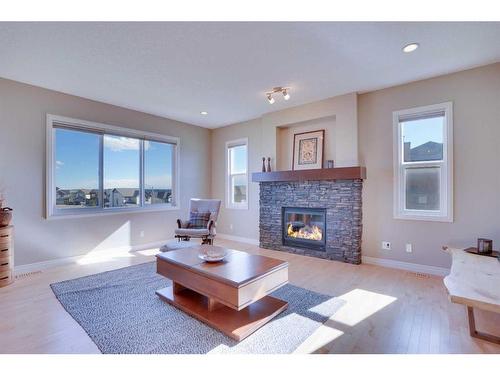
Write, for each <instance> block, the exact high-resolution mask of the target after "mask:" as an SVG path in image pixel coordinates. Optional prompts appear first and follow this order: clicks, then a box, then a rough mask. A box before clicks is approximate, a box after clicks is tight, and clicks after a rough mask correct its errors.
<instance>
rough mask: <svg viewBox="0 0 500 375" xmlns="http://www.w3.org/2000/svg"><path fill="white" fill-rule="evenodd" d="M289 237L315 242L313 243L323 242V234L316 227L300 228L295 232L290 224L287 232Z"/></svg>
mask: <svg viewBox="0 0 500 375" xmlns="http://www.w3.org/2000/svg"><path fill="white" fill-rule="evenodd" d="M286 234H287V235H288V237H292V238H302V239H305V240H313V241H321V240H322V239H323V232H322V231H321V229H320V228H319V227H318V226H316V225H312V226H309V225H306V226H305V227H302V228H300V229H299V230H297V231H294V230H293V225H292V224H288V228H287V231H286Z"/></svg>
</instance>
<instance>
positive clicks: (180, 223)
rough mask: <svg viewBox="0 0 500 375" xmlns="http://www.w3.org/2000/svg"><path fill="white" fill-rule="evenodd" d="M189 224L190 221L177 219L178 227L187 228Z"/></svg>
mask: <svg viewBox="0 0 500 375" xmlns="http://www.w3.org/2000/svg"><path fill="white" fill-rule="evenodd" d="M188 226H189V221H184V220H181V219H177V228H179V229H181V228H187V227H188Z"/></svg>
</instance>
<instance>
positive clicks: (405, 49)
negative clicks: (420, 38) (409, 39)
mask: <svg viewBox="0 0 500 375" xmlns="http://www.w3.org/2000/svg"><path fill="white" fill-rule="evenodd" d="M417 48H418V43H410V44H407V45H406V46H404V47H403V52H406V53H409V52H413V51H415V50H416V49H417Z"/></svg>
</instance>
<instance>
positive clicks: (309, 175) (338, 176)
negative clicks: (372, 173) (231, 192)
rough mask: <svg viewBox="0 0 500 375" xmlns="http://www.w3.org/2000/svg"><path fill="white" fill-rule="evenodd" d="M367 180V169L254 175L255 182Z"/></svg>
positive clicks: (331, 169) (261, 173)
mask: <svg viewBox="0 0 500 375" xmlns="http://www.w3.org/2000/svg"><path fill="white" fill-rule="evenodd" d="M365 178H366V168H365V167H344V168H323V169H303V170H299V171H276V172H256V173H252V181H253V182H280V181H314V180H359V179H365Z"/></svg>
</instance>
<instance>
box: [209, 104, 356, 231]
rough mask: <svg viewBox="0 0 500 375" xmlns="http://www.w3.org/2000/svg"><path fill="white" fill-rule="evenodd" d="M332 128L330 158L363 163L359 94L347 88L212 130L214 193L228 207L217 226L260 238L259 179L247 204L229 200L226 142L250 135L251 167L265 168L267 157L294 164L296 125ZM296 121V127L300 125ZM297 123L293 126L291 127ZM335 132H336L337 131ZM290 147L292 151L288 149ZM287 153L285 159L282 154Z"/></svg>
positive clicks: (343, 163)
mask: <svg viewBox="0 0 500 375" xmlns="http://www.w3.org/2000/svg"><path fill="white" fill-rule="evenodd" d="M319 126H321V127H322V128H326V127H327V128H328V130H327V132H328V134H327V137H328V140H327V141H326V142H325V159H326V158H332V159H334V160H335V162H336V164H337V165H338V166H350V165H357V164H358V133H357V129H358V126H357V95H356V94H348V95H343V96H339V97H334V98H330V99H326V100H322V101H319V102H315V103H310V104H305V105H301V106H297V107H293V108H289V109H285V110H281V111H277V112H272V113H268V114H265V115H263V116H262V117H260V118H258V119H255V120H251V121H246V122H243V123H239V124H234V125H231V126H226V127H222V128H218V129H214V130H213V132H212V195H213V197H214V198H219V199H222V200H223V202H224V204H223V209H222V212H221V215H220V219H219V222H218V232H219V233H223V234H228V235H232V236H238V237H244V238H249V239H252V240H254V241H257V240H258V238H259V184H258V183H254V182H251V176H250V183H249V208H248V210H240V209H229V208H226V205H225V170H224V167H225V153H224V150H225V143H226V142H227V141H230V140H234V139H238V138H243V137H247V138H248V140H249V143H248V147H249V172H250V174H251V173H252V172H260V171H261V169H262V157H263V156H266V157H268V156H269V157H271V158H272V167H273V170H275V169H276V168H277V167H278V169H286V170H287V169H291V159H290V158H291V153H292V143H291V141H290V139H293V134H292V133H293V132H294V131H296V130H297V129H309V130H312V129H316V128H319ZM295 127H296V129H295ZM291 129H293V130H291ZM332 135H335V137H332ZM287 149H288V150H287ZM286 153H288V155H285V154H286ZM280 155H281V157H283V159H281V158H280Z"/></svg>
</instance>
